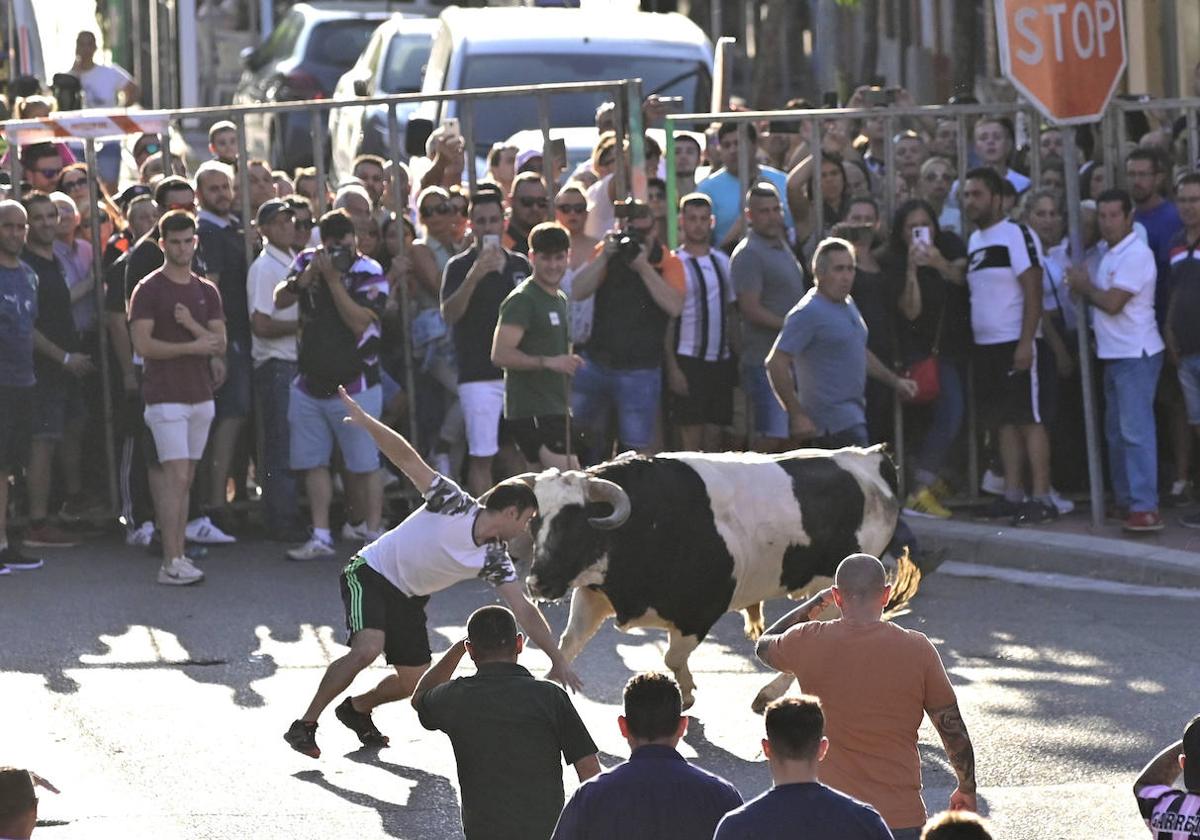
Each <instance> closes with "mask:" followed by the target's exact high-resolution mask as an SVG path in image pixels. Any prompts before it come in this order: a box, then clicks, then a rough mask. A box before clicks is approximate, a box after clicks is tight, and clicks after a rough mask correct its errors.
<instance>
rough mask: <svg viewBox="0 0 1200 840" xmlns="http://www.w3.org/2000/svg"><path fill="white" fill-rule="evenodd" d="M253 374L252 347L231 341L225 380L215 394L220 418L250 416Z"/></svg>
mask: <svg viewBox="0 0 1200 840" xmlns="http://www.w3.org/2000/svg"><path fill="white" fill-rule="evenodd" d="M253 376H254V367H253V362H252V361H251V359H250V348H249V347H243V346H241V345H240V344H238V342H236V341H230V342H229V349H228V351H227V352H226V353H225V381H224V382H222V383H221V387H220V388H219V389H217V392H216V395H215V396H214V400H215V402H216V406H217V419H218V420H223V419H225V418H227V417H231V418H243V417H249V416H250V392H251V379H252V378H253Z"/></svg>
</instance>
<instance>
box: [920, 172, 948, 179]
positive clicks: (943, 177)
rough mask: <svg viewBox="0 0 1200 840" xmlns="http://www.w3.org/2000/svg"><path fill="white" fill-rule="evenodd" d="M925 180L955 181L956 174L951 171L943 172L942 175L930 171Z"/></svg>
mask: <svg viewBox="0 0 1200 840" xmlns="http://www.w3.org/2000/svg"><path fill="white" fill-rule="evenodd" d="M925 180H926V181H953V180H954V176H953V175H951V174H950V173H949V172H947V173H945V174H942V175H939V174H938V173H936V172H930V173H929V174H928V175H926V176H925Z"/></svg>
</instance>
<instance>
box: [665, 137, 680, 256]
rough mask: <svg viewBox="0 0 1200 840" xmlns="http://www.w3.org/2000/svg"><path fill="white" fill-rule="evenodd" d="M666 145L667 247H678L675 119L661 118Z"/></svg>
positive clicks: (673, 248) (672, 248)
mask: <svg viewBox="0 0 1200 840" xmlns="http://www.w3.org/2000/svg"><path fill="white" fill-rule="evenodd" d="M663 131H664V132H665V137H666V143H667V147H666V148H665V149H663V155H665V160H666V167H667V172H666V175H667V177H666V182H667V247H668V248H670V249H671V250H675V249H676V248H678V247H679V183H678V181H677V180H676V177H675V120H673V119H671V118H670V117H667V118H666V119H665V120H663Z"/></svg>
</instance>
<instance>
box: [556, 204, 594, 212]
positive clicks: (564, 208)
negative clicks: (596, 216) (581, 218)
mask: <svg viewBox="0 0 1200 840" xmlns="http://www.w3.org/2000/svg"><path fill="white" fill-rule="evenodd" d="M556 209H557V210H558V211H559V212H560V213H586V212H587V203H586V202H581V203H579V204H559V205H558V206H557V208H556Z"/></svg>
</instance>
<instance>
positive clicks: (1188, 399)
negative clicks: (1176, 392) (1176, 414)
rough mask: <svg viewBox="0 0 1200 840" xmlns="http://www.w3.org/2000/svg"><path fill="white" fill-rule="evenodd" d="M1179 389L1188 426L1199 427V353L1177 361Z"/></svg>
mask: <svg viewBox="0 0 1200 840" xmlns="http://www.w3.org/2000/svg"><path fill="white" fill-rule="evenodd" d="M1178 373H1179V387H1180V389H1181V390H1182V391H1183V403H1184V405H1185V406H1187V418H1188V424H1189V425H1191V426H1200V353H1193V354H1191V355H1190V356H1184V357H1183V358H1182V359H1180V360H1179V371H1178Z"/></svg>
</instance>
